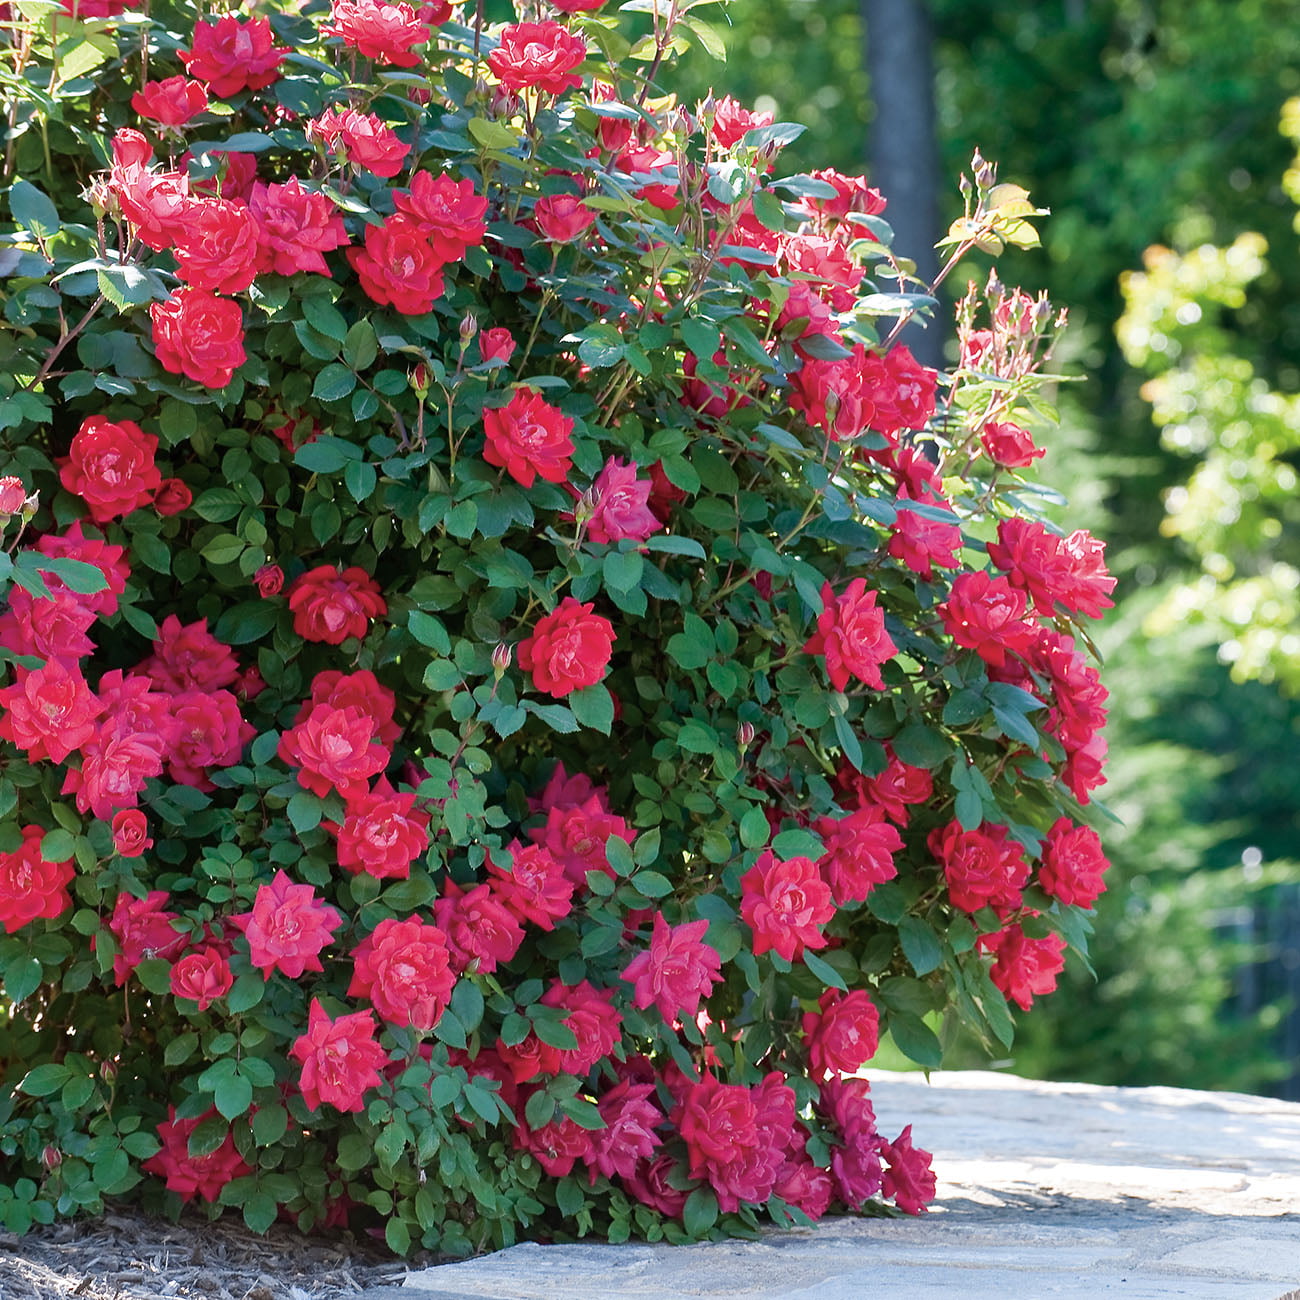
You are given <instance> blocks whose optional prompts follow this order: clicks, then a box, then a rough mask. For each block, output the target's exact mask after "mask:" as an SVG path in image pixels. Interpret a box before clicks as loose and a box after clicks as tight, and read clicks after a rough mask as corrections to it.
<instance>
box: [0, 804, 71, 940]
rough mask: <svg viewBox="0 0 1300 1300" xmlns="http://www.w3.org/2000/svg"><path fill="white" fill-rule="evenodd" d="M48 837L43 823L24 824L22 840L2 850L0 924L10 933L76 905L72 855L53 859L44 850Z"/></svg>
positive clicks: (0, 861)
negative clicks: (71, 893) (44, 841)
mask: <svg viewBox="0 0 1300 1300" xmlns="http://www.w3.org/2000/svg"><path fill="white" fill-rule="evenodd" d="M44 838H45V830H44V828H43V827H40V826H24V827H23V838H22V843H21V844H20V845H19V846H18V847H17V848H16V849H14V850H13V851H12V852H10V853H0V925H3V926H4V930H5V933H6V934H13V932H14V931H15V930H21V929H22V927H23V926H25V925H30V924H31V923H32V922H33V921H38V920H50V921H52V920H53V919H54V918H55V917H56V916H62V915H63V913H64V912H66V911H67V910H68V908H69V907H71V906H72V897H71V895H70V894H69V893H68V886H69V885H70V884H71V883H72V878H73V876H74V875H75V874H76V870H75V868H74V867H73V865H72V855H71V853H69V854H68V856H67V857H66V858H62V859H60V860H57V861H53V862H51V861H50V860H49V859H48V858H47V857H46V856H45V854H44V852H43V851H42V850H41V841H42V840H43V839H44Z"/></svg>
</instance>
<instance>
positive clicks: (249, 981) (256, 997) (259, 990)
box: [226, 970, 266, 1015]
mask: <svg viewBox="0 0 1300 1300" xmlns="http://www.w3.org/2000/svg"><path fill="white" fill-rule="evenodd" d="M265 993H266V977H265V976H264V975H263V974H262V972H261V971H260V970H255V971H250V972H249V973H248V974H246V975H241V976H240V977H239V978H238V979H237V980H236V981H235V982H234V984H233V985H232V986H231V989H230V992H229V993H227V994H226V1006H227V1008H228V1009H229V1010H230V1013H231V1014H232V1015H240V1014H242V1013H243V1012H245V1011H251V1010H252V1009H253V1008H254V1007H255V1006H257V1004H258V1003H259V1002H261V1000H262V998H263V996H264V995H265Z"/></svg>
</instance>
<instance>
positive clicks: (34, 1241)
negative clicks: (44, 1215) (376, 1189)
mask: <svg viewBox="0 0 1300 1300" xmlns="http://www.w3.org/2000/svg"><path fill="white" fill-rule="evenodd" d="M405 1273H406V1269H405V1267H404V1266H403V1264H402V1261H401V1260H399V1259H395V1258H394V1257H393V1256H392V1255H391V1254H389V1253H388V1252H387V1251H386V1250H384V1249H383V1247H382V1246H377V1245H375V1244H374V1243H372V1242H370V1241H367V1240H359V1239H355V1238H352V1237H349V1236H346V1235H343V1234H333V1235H331V1236H323V1237H308V1236H304V1235H303V1234H301V1233H299V1232H297V1231H295V1230H294V1229H293V1228H291V1227H285V1226H280V1225H276V1226H275V1227H273V1228H272V1229H271V1231H270V1232H269V1233H268V1234H267V1235H266V1236H265V1237H258V1236H254V1235H253V1234H252V1233H250V1232H248V1231H247V1230H246V1229H244V1228H243V1227H242V1226H236V1225H234V1224H227V1223H224V1222H217V1223H208V1222H207V1221H206V1220H202V1219H199V1218H197V1217H190V1216H187V1217H185V1218H183V1219H182V1220H181V1222H180V1223H169V1222H168V1221H167V1220H165V1219H153V1218H148V1217H146V1216H144V1215H132V1214H120V1213H109V1214H104V1215H101V1216H100V1217H99V1218H96V1219H87V1220H79V1221H76V1222H72V1223H59V1224H55V1225H53V1226H51V1227H48V1228H34V1229H33V1230H32V1231H31V1232H29V1233H28V1234H27V1235H26V1236H25V1237H17V1236H14V1235H13V1234H12V1233H8V1232H0V1300H66V1298H68V1297H78V1298H79V1300H155V1298H156V1297H168V1298H170V1297H178V1298H185V1300H346V1298H347V1297H354V1296H357V1295H358V1294H359V1293H360V1292H361V1291H363V1290H367V1289H369V1288H371V1287H381V1286H385V1285H392V1284H395V1283H397V1282H400V1280H401V1279H402V1278H403V1277H404V1276H405Z"/></svg>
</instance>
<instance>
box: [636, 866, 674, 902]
mask: <svg viewBox="0 0 1300 1300" xmlns="http://www.w3.org/2000/svg"><path fill="white" fill-rule="evenodd" d="M632 885H633V887H634V888H635V889H636V890H637V891H638V892H639V893H642V894H644V895H645V896H646V897H647V898H664V897H666V896H667V895H668V894H671V893H672V892H673V886H672V881H670V880H669V879H668V877H667V876H665V875H661V874H660V873H659V872H658V871H638V872H637V873H636V875H635V876H633V877H632Z"/></svg>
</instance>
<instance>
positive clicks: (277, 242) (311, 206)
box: [248, 176, 348, 276]
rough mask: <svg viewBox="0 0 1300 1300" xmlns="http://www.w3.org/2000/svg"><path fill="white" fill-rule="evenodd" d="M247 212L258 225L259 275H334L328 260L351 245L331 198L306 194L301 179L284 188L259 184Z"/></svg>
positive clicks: (306, 190) (249, 199)
mask: <svg viewBox="0 0 1300 1300" xmlns="http://www.w3.org/2000/svg"><path fill="white" fill-rule="evenodd" d="M248 210H249V211H250V212H251V213H252V214H253V219H254V220H255V221H256V222H257V244H258V259H257V269H258V270H259V271H274V272H275V273H276V275H295V274H297V272H299V271H311V272H313V273H314V274H316V275H326V276H327V275H329V273H330V270H329V267H328V266H327V265H326V263H325V254H326V253H329V252H332V251H333V250H334V249H336V248H342V247H343V245H344V244H346V243H347V242H348V232H347V231H346V230H345V229H344V227H343V218H342V217H340V216H339V214H338V213H337V212H336V211H335V209H334V203H333V201H332V200H331V199H330V198H329V196H328V195H325V194H320V193H317V192H316V191H315V190H308V189H304V188H303V186H302V183H301V182H300V181H299V180H298V178H297V177H296V176H292V177H290V178H289V179H288V180H287V181H285V182H284V183H283V184H276V183H270V184H268V183H267V182H265V181H256V182H254V184H253V189H252V192H251V193H250V194H249V196H248Z"/></svg>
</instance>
